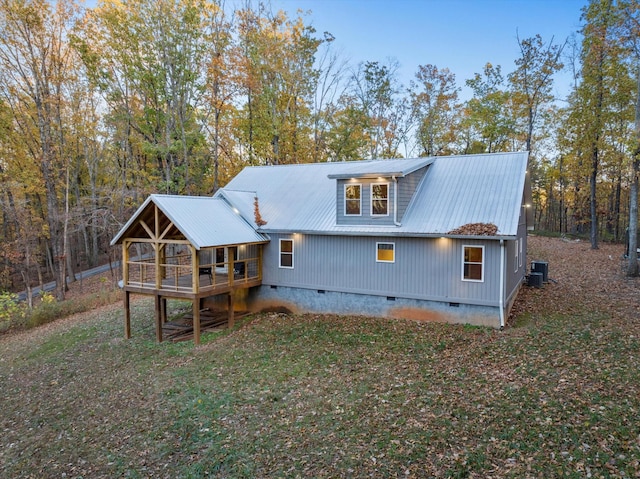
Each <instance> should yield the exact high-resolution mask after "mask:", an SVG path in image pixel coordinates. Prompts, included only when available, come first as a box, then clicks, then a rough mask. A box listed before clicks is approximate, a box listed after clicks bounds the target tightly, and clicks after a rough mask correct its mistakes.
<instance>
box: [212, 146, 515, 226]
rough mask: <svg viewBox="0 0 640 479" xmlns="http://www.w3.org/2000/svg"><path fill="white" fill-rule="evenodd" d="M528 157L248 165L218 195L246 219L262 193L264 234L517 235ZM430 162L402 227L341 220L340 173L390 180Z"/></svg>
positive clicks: (507, 155)
mask: <svg viewBox="0 0 640 479" xmlns="http://www.w3.org/2000/svg"><path fill="white" fill-rule="evenodd" d="M527 158H528V153H527V152H516V153H492V154H478V155H459V156H441V157H430V158H415V159H400V160H367V161H357V162H342V163H313V164H300V165H279V166H263V167H247V168H245V169H244V170H242V172H240V174H238V175H237V176H236V177H235V178H234V179H233V180H232V181H231V182H230V183H229V184H228V185H227V186H226V187H225V188H224V189H223V190H221V191H220V192H219V193H218V195H220V196H223V197H225V198H226V199H228V200H229V202H230V203H231V204H232V205H234V206H235V207H237V208H238V210H239V211H240V213H241V214H242V216H244V217H245V219H247V221H249V222H252V221H253V215H254V211H253V210H254V204H253V198H254V197H255V196H257V197H258V199H259V207H260V214H261V216H262V218H263V219H264V220H265V221H267V224H266V225H264V226H263V227H262V228H261V229H260V231H264V232H276V231H278V232H292V233H293V232H300V233H317V234H368V235H373V234H380V235H416V236H420V235H446V234H447V233H448V232H449V231H452V230H454V229H456V228H459V227H460V226H463V225H466V224H470V223H493V224H495V225H496V226H497V227H498V233H497V235H498V236H516V235H517V230H518V219H519V216H520V212H521V207H522V195H523V192H524V188H525V175H526V169H527ZM425 166H426V167H428V169H427V173H426V174H425V176H424V178H423V180H422V182H421V183H420V185H419V186H418V188H417V189H416V191H415V193H414V197H413V199H412V200H411V202H410V204H409V207H408V208H407V211H406V212H405V214H404V217H403V219H402V224H401V226H385V227H380V226H375V225H372V226H362V225H358V226H355V225H354V226H345V225H337V224H336V215H337V211H336V195H337V190H336V182H337V181H338V180H337V179H338V178H350V177H354V178H365V177H367V178H368V177H375V176H383V177H387V178H390V177H391V176H392V175H396V176H403V175H407V174H410V173H411V172H413V171H416V170H417V169H419V168H422V167H425ZM218 195H217V196H218Z"/></svg>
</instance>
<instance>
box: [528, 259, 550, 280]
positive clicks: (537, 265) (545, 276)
mask: <svg viewBox="0 0 640 479" xmlns="http://www.w3.org/2000/svg"><path fill="white" fill-rule="evenodd" d="M531 272H532V273H542V282H543V283H548V282H549V263H547V262H546V261H532V262H531Z"/></svg>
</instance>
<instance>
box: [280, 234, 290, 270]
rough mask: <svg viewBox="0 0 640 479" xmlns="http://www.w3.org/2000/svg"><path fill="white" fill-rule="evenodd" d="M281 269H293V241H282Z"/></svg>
mask: <svg viewBox="0 0 640 479" xmlns="http://www.w3.org/2000/svg"><path fill="white" fill-rule="evenodd" d="M280 267H281V268H293V240H291V239H281V240H280Z"/></svg>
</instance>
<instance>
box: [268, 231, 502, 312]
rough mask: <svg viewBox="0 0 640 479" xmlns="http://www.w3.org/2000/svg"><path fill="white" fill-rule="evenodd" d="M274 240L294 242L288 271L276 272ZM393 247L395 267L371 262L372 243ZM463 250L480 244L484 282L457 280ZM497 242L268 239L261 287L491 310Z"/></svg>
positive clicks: (496, 284)
mask: <svg viewBox="0 0 640 479" xmlns="http://www.w3.org/2000/svg"><path fill="white" fill-rule="evenodd" d="M280 238H291V239H293V241H294V255H295V256H294V264H295V267H294V268H293V269H285V268H280V267H279V258H278V246H277V245H278V244H279V239H280ZM377 242H389V243H394V244H395V263H379V262H376V243H377ZM463 245H472V246H475V245H484V247H485V250H484V254H485V261H484V268H485V270H484V281H483V282H470V281H462V258H463V253H462V251H463ZM499 254H500V243H499V241H480V240H457V239H450V238H397V237H393V238H390V237H374V236H371V237H356V236H320V235H302V234H296V235H286V234H285V235H280V234H272V235H271V243H270V244H269V245H266V246H265V248H264V269H263V271H264V276H263V284H265V285H271V286H288V287H299V288H307V289H316V290H326V291H342V292H348V293H360V294H373V295H379V296H387V297H398V298H412V299H422V300H436V301H446V302H452V303H462V304H479V305H491V306H497V305H498V303H499V282H500V275H499V264H500V257H499Z"/></svg>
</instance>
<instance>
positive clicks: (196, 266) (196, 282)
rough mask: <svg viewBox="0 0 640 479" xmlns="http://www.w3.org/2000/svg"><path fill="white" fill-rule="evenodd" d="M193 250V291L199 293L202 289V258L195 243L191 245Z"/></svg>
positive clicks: (190, 248) (190, 247)
mask: <svg viewBox="0 0 640 479" xmlns="http://www.w3.org/2000/svg"><path fill="white" fill-rule="evenodd" d="M189 250H190V251H191V292H192V293H196V294H198V292H199V291H200V258H199V256H198V250H197V249H196V248H195V246H193V245H189Z"/></svg>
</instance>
